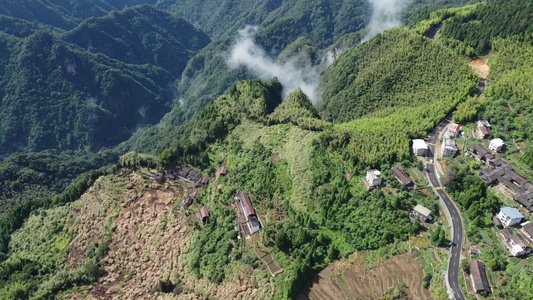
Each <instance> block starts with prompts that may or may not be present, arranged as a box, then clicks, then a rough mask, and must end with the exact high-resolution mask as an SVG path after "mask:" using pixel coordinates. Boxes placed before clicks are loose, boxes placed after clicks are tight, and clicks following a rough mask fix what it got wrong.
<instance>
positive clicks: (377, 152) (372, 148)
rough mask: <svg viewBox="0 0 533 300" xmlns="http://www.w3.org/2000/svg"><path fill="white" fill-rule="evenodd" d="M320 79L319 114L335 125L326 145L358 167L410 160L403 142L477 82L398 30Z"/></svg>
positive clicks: (450, 58)
mask: <svg viewBox="0 0 533 300" xmlns="http://www.w3.org/2000/svg"><path fill="white" fill-rule="evenodd" d="M393 45H394V46H393ZM321 80H322V90H323V94H322V95H323V96H322V97H323V100H322V103H321V104H320V105H319V108H318V109H319V112H320V113H321V114H322V116H323V117H324V118H325V119H326V120H330V121H334V122H335V123H339V125H337V126H336V127H337V129H338V130H336V131H333V132H332V133H327V134H326V135H325V140H326V141H328V143H329V144H330V145H331V146H332V147H333V148H336V147H338V146H342V145H348V148H349V149H350V150H351V151H352V153H353V155H354V156H355V157H356V159H357V161H358V162H360V163H361V164H362V165H376V164H380V163H383V162H388V161H394V160H397V159H399V160H401V159H404V158H406V157H407V156H409V148H408V147H409V139H411V138H416V137H423V136H425V134H426V133H427V132H428V131H430V130H431V129H432V128H433V127H434V126H435V125H436V124H437V123H438V122H439V121H440V120H441V119H442V118H444V117H445V116H446V114H448V113H449V112H451V111H452V110H453V109H454V108H455V106H456V105H457V104H458V103H460V102H461V101H464V100H465V99H466V98H467V96H468V95H469V94H471V93H473V92H474V90H475V87H476V85H477V81H478V79H477V78H476V76H475V75H474V74H473V73H472V72H471V71H470V70H469V68H468V67H467V66H466V65H464V64H462V63H461V62H460V60H459V59H458V57H457V56H455V55H453V54H452V53H450V52H449V51H448V50H447V49H446V48H444V47H442V46H439V45H437V44H435V43H432V42H431V41H430V40H428V39H426V38H424V37H421V36H419V35H417V34H414V33H412V32H408V31H407V30H404V29H393V30H389V31H387V32H385V33H383V34H380V35H378V36H376V37H375V38H374V39H372V40H370V41H369V42H367V43H365V44H363V45H361V46H359V47H356V48H353V49H351V50H350V51H348V52H347V53H346V54H345V55H343V56H342V57H341V58H340V59H339V60H337V61H336V62H335V63H334V64H333V65H332V66H331V67H330V68H328V69H327V70H326V71H325V72H324V73H323V74H322V76H321ZM347 121H349V122H347ZM342 122H346V123H342Z"/></svg>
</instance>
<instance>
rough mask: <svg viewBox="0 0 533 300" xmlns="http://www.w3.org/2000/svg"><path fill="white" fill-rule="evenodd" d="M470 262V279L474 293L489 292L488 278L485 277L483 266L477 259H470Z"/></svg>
mask: <svg viewBox="0 0 533 300" xmlns="http://www.w3.org/2000/svg"><path fill="white" fill-rule="evenodd" d="M469 264H470V279H471V280H472V286H473V287H474V291H475V292H476V294H479V292H482V291H486V292H487V293H490V285H489V280H488V279H487V273H486V272H485V266H484V265H483V263H482V262H481V261H479V260H471V261H470V262H469Z"/></svg>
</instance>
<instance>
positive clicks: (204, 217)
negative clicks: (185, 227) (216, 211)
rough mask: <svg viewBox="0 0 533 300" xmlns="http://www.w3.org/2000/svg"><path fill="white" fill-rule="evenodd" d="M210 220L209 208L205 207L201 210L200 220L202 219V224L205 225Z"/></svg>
mask: <svg viewBox="0 0 533 300" xmlns="http://www.w3.org/2000/svg"><path fill="white" fill-rule="evenodd" d="M208 218H209V210H208V209H207V207H205V206H203V207H202V208H200V219H202V224H205V222H206V221H207V219H208Z"/></svg>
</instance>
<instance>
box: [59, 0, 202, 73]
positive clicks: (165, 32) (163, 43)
mask: <svg viewBox="0 0 533 300" xmlns="http://www.w3.org/2000/svg"><path fill="white" fill-rule="evenodd" d="M64 39H65V40H66V41H68V42H71V43H74V44H76V45H78V46H80V47H82V48H84V49H86V50H90V51H91V52H99V53H103V54H105V55H107V56H109V57H111V58H114V59H118V60H121V61H123V62H125V63H129V64H151V65H155V66H159V67H161V68H163V69H166V70H167V71H169V72H170V73H171V74H173V75H175V76H177V75H179V74H180V73H181V72H182V71H183V69H184V68H185V65H186V64H187V61H188V60H189V59H190V58H191V57H192V55H194V54H195V53H196V52H197V51H198V50H200V49H201V48H203V47H205V46H206V45H207V44H209V42H210V39H209V37H208V36H207V35H206V34H205V33H203V32H202V31H200V30H198V29H196V28H194V27H193V26H192V25H190V24H189V23H187V22H186V21H184V20H182V19H178V18H175V17H172V16H171V15H170V14H168V13H165V12H163V11H160V10H157V9H155V8H154V7H153V6H150V5H143V6H138V7H135V8H131V9H126V10H124V11H122V12H113V13H111V14H109V15H108V16H106V17H102V18H92V19H89V20H86V21H84V22H83V23H81V24H80V25H79V26H78V27H76V28H75V29H73V30H71V31H69V32H68V33H67V34H66V35H65V36H64Z"/></svg>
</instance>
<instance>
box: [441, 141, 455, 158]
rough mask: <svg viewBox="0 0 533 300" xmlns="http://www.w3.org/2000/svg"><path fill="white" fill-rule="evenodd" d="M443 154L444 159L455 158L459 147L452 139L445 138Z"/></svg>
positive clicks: (442, 147)
mask: <svg viewBox="0 0 533 300" xmlns="http://www.w3.org/2000/svg"><path fill="white" fill-rule="evenodd" d="M441 153H442V156H443V157H454V156H455V154H456V153H457V146H456V145H455V141H454V140H452V139H447V138H444V140H443V141H442V146H441Z"/></svg>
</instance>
